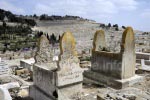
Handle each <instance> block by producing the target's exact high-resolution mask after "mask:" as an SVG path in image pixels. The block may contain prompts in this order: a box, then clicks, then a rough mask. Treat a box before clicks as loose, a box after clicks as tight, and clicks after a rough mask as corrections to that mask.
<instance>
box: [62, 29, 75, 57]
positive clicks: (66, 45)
mask: <svg viewBox="0 0 150 100" xmlns="http://www.w3.org/2000/svg"><path fill="white" fill-rule="evenodd" d="M60 51H61V55H62V54H71V55H73V56H76V55H77V52H76V41H75V38H74V36H73V35H72V33H71V32H65V33H63V35H62V37H61V40H60Z"/></svg>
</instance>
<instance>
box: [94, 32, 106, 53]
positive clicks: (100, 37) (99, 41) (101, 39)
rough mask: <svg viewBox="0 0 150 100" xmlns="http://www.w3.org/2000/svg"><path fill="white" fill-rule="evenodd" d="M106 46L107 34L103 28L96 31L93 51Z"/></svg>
mask: <svg viewBox="0 0 150 100" xmlns="http://www.w3.org/2000/svg"><path fill="white" fill-rule="evenodd" d="M105 48H106V41H105V34H104V31H103V30H98V31H96V33H95V35H94V41H93V51H101V50H103V49H105Z"/></svg>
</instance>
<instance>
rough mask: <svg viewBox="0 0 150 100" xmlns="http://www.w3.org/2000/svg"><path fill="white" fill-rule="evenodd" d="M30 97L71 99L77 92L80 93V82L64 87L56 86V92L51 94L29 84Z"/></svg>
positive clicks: (42, 99) (55, 99) (41, 99)
mask: <svg viewBox="0 0 150 100" xmlns="http://www.w3.org/2000/svg"><path fill="white" fill-rule="evenodd" d="M29 90H30V91H29V92H30V97H31V98H33V100H71V98H73V97H75V96H76V95H77V93H80V92H81V90H82V83H76V84H73V85H70V86H66V87H59V88H57V89H56V90H57V91H56V92H55V93H53V96H52V95H50V94H48V93H46V92H44V91H43V90H41V89H40V88H38V87H36V86H35V85H33V86H30V89H29Z"/></svg>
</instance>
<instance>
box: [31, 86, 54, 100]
mask: <svg viewBox="0 0 150 100" xmlns="http://www.w3.org/2000/svg"><path fill="white" fill-rule="evenodd" d="M29 93H30V94H29V96H30V97H31V98H33V100H56V99H55V97H53V96H51V95H49V94H47V93H45V92H44V91H43V90H41V89H39V88H38V87H36V86H35V85H33V86H30V88H29Z"/></svg>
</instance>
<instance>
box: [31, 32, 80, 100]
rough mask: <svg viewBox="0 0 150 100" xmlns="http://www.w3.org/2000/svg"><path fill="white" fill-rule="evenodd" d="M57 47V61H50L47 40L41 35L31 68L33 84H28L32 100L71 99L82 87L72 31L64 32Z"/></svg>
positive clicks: (51, 56)
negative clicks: (58, 48)
mask: <svg viewBox="0 0 150 100" xmlns="http://www.w3.org/2000/svg"><path fill="white" fill-rule="evenodd" d="M60 49H61V54H60V56H59V61H58V62H56V61H53V60H52V59H53V56H54V55H53V52H52V48H51V47H50V45H49V41H48V40H47V38H46V37H45V36H44V35H43V36H41V38H40V41H39V43H38V51H37V53H36V56H35V61H36V62H35V64H34V67H33V82H34V85H33V86H31V87H30V97H32V98H33V99H34V100H70V98H71V97H72V96H73V95H74V94H76V93H78V92H79V91H80V90H81V89H82V80H83V77H82V70H81V69H80V67H79V59H78V58H77V52H76V49H75V39H74V37H73V35H72V34H71V33H69V32H66V33H64V34H63V36H62V38H61V41H60ZM72 90H74V91H72Z"/></svg>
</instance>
